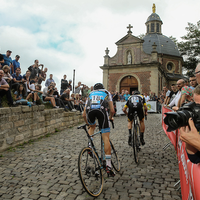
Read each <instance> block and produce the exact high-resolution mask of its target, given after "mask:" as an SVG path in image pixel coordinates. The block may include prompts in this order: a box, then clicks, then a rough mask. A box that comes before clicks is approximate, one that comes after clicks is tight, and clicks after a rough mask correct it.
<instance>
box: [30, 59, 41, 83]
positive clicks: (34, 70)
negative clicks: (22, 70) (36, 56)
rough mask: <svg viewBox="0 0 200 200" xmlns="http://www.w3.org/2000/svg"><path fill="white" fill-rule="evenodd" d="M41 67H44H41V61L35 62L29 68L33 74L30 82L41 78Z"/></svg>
mask: <svg viewBox="0 0 200 200" xmlns="http://www.w3.org/2000/svg"><path fill="white" fill-rule="evenodd" d="M40 66H42V69H43V67H44V65H43V64H40V65H39V61H38V60H35V61H34V64H33V65H31V66H30V67H29V68H28V70H29V71H30V72H31V75H30V80H33V79H34V78H35V77H36V76H37V77H39V74H41V69H40V68H39V67H40Z"/></svg>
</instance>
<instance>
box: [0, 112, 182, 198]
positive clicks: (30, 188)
mask: <svg viewBox="0 0 200 200" xmlns="http://www.w3.org/2000/svg"><path fill="white" fill-rule="evenodd" d="M145 124H146V131H145V141H146V145H145V146H144V147H142V149H141V152H140V155H139V156H140V163H139V164H138V165H136V164H135V162H134V158H133V150H132V149H131V148H130V147H129V146H128V144H127V140H128V131H127V119H126V117H125V116H120V117H115V129H112V130H111V139H112V141H113V144H114V145H115V148H116V149H117V151H118V155H119V158H120V163H121V171H120V173H117V174H116V176H115V177H114V178H108V179H105V182H104V187H103V191H102V194H101V195H100V196H99V197H98V198H97V199H99V200H103V199H104V200H105V199H109V200H118V199H122V200H135V199H155V200H156V199H167V200H168V199H181V194H180V191H179V192H177V191H176V190H175V188H174V186H173V185H174V184H175V183H176V182H177V181H178V180H179V171H178V162H177V158H176V154H175V151H174V149H173V147H172V146H170V148H168V149H166V150H165V151H163V149H162V147H163V146H164V145H165V144H166V143H168V142H169V139H168V138H167V136H166V135H165V133H164V132H163V131H162V126H161V115H160V114H149V115H148V120H147V121H145ZM97 141H98V139H96V143H97ZM86 145H87V139H86V135H85V133H84V131H83V130H77V129H76V127H74V128H71V129H66V130H64V131H62V132H59V133H57V134H56V135H52V136H50V137H46V138H43V139H41V140H39V141H36V142H34V143H32V144H27V145H24V146H21V148H16V150H15V151H11V150H10V151H6V152H4V153H2V157H0V172H1V173H0V199H1V200H7V199H12V200H50V199H52V200H64V199H66V200H71V199H72V200H86V199H87V200H90V199H93V198H92V197H90V196H89V195H88V194H87V193H86V192H85V191H84V189H83V187H82V185H81V182H80V180H79V177H78V169H77V165H78V164H77V163H78V155H79V152H80V150H81V149H82V148H83V147H84V146H86Z"/></svg>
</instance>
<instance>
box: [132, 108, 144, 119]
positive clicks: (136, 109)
mask: <svg viewBox="0 0 200 200" xmlns="http://www.w3.org/2000/svg"><path fill="white" fill-rule="evenodd" d="M135 112H137V115H138V117H139V120H140V121H142V120H144V110H143V106H142V105H141V106H137V107H130V108H129V110H128V121H133V118H134V114H135Z"/></svg>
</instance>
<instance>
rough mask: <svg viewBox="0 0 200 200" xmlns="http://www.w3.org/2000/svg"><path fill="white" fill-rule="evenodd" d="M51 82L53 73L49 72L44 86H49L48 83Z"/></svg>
mask: <svg viewBox="0 0 200 200" xmlns="http://www.w3.org/2000/svg"><path fill="white" fill-rule="evenodd" d="M52 82H55V81H54V80H53V74H50V75H49V78H48V79H47V80H46V83H45V86H46V87H49V85H50V84H51V83H52Z"/></svg>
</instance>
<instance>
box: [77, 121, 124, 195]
mask: <svg viewBox="0 0 200 200" xmlns="http://www.w3.org/2000/svg"><path fill="white" fill-rule="evenodd" d="M86 127H87V124H85V125H83V126H79V127H78V129H84V130H85V132H86V134H87V137H88V142H90V144H91V148H90V147H84V148H83V149H82V150H81V152H80V154H79V158H78V171H79V177H80V180H81V183H82V185H83V187H84V188H85V190H86V191H87V193H88V194H89V195H91V196H93V197H97V196H99V195H100V194H101V192H102V189H103V182H104V178H103V173H102V169H104V170H105V171H106V160H105V152H104V143H103V139H102V132H101V130H99V131H98V132H95V133H94V134H93V135H89V133H88V131H87V128H86ZM98 134H100V135H101V151H100V155H98V152H97V150H96V147H95V145H94V142H93V137H94V136H95V135H98ZM110 145H111V164H112V166H113V168H114V169H115V171H117V172H119V171H120V162H119V158H118V155H117V151H116V150H115V148H114V145H113V143H112V142H111V140H110Z"/></svg>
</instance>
